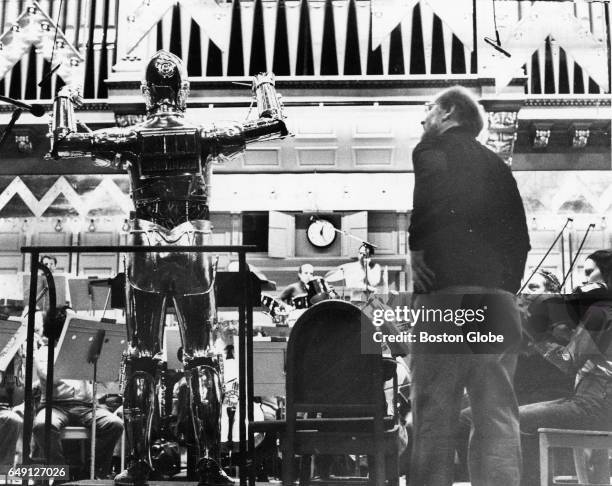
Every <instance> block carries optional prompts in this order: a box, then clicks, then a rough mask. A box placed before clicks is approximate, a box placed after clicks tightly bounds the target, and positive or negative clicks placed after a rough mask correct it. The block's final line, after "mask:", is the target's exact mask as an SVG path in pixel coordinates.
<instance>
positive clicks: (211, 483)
mask: <svg viewBox="0 0 612 486" xmlns="http://www.w3.org/2000/svg"><path fill="white" fill-rule="evenodd" d="M198 474H199V476H200V481H199V482H198V486H234V484H235V483H234V481H232V479H231V478H230V477H229V476H228V475H227V474H225V472H224V471H223V469H221V466H219V464H218V463H217V462H216V461H213V460H212V459H209V458H203V459H200V462H199V463H198Z"/></svg>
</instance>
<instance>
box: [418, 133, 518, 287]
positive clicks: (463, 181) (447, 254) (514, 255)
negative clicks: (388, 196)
mask: <svg viewBox="0 0 612 486" xmlns="http://www.w3.org/2000/svg"><path fill="white" fill-rule="evenodd" d="M412 160H413V163H414V175H415V187H414V204H413V212H412V217H411V222H410V229H409V231H410V238H409V243H410V249H411V250H413V251H414V250H424V252H425V261H426V263H427V264H428V266H429V267H430V268H431V269H432V270H433V271H434V273H435V274H436V288H437V289H441V288H444V287H447V286H449V285H482V286H486V287H494V288H501V289H505V290H508V291H510V292H516V291H517V290H518V289H519V287H520V282H521V278H522V277H523V272H524V269H525V261H526V258H527V252H528V251H529V249H530V246H529V235H528V232H527V224H526V221H525V210H524V209H523V202H522V200H521V196H520V194H519V192H518V188H517V186H516V181H515V180H514V177H513V176H512V172H511V170H510V169H509V168H508V166H507V165H506V164H505V163H504V162H503V161H502V160H501V159H500V158H499V157H498V156H497V155H496V154H495V153H493V152H492V151H491V150H489V149H488V148H486V147H484V146H483V145H482V144H480V143H479V142H478V141H476V140H475V139H474V138H473V137H472V136H470V135H469V133H468V132H466V131H465V130H464V129H462V128H461V127H453V128H451V129H449V130H447V131H446V132H444V133H443V134H441V135H437V136H434V137H428V138H425V139H423V140H422V141H421V142H420V143H419V144H418V145H417V146H416V147H415V149H414V152H413V155H412Z"/></svg>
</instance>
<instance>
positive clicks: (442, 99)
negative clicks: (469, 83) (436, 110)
mask: <svg viewBox="0 0 612 486" xmlns="http://www.w3.org/2000/svg"><path fill="white" fill-rule="evenodd" d="M436 103H437V104H438V105H440V107H441V108H442V109H443V110H445V111H450V110H452V119H453V120H455V121H456V122H457V123H458V124H459V125H460V126H461V127H463V128H465V129H467V130H468V132H469V133H470V135H472V136H473V137H474V138H476V137H477V136H478V134H479V133H480V132H481V130H482V128H483V126H484V121H483V119H482V115H481V111H480V105H479V104H478V102H477V101H476V99H475V98H474V97H473V96H472V94H471V93H470V92H469V91H468V90H467V89H465V88H463V87H461V86H453V87H452V88H448V89H446V90H444V91H442V93H440V94H439V95H438V97H437V98H436Z"/></svg>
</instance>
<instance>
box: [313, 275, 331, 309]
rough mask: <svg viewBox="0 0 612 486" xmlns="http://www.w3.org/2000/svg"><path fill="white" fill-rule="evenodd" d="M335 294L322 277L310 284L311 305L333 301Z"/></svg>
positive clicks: (314, 279) (316, 278)
mask: <svg viewBox="0 0 612 486" xmlns="http://www.w3.org/2000/svg"><path fill="white" fill-rule="evenodd" d="M333 292H334V291H333V290H332V288H331V287H330V286H329V284H328V283H327V282H326V281H325V279H323V278H321V277H315V278H313V279H312V280H311V281H310V282H308V301H309V302H310V305H314V304H316V303H317V302H321V301H322V300H327V299H332V298H333Z"/></svg>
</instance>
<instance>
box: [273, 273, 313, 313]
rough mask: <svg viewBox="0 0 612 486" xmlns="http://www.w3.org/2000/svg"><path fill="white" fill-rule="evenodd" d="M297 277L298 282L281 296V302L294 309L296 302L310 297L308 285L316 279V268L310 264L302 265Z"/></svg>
mask: <svg viewBox="0 0 612 486" xmlns="http://www.w3.org/2000/svg"><path fill="white" fill-rule="evenodd" d="M297 275H298V281H297V282H295V283H292V284H291V285H289V286H288V287H287V288H286V289H285V290H283V292H282V293H281V295H280V300H282V301H283V302H284V303H285V304H289V305H290V306H293V307H295V304H296V303H295V300H299V299H300V298H305V297H306V296H307V295H308V283H309V282H310V281H311V280H312V279H313V278H314V267H313V266H312V265H311V264H310V263H305V264H303V265H300V267H299V268H298V274H297Z"/></svg>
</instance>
